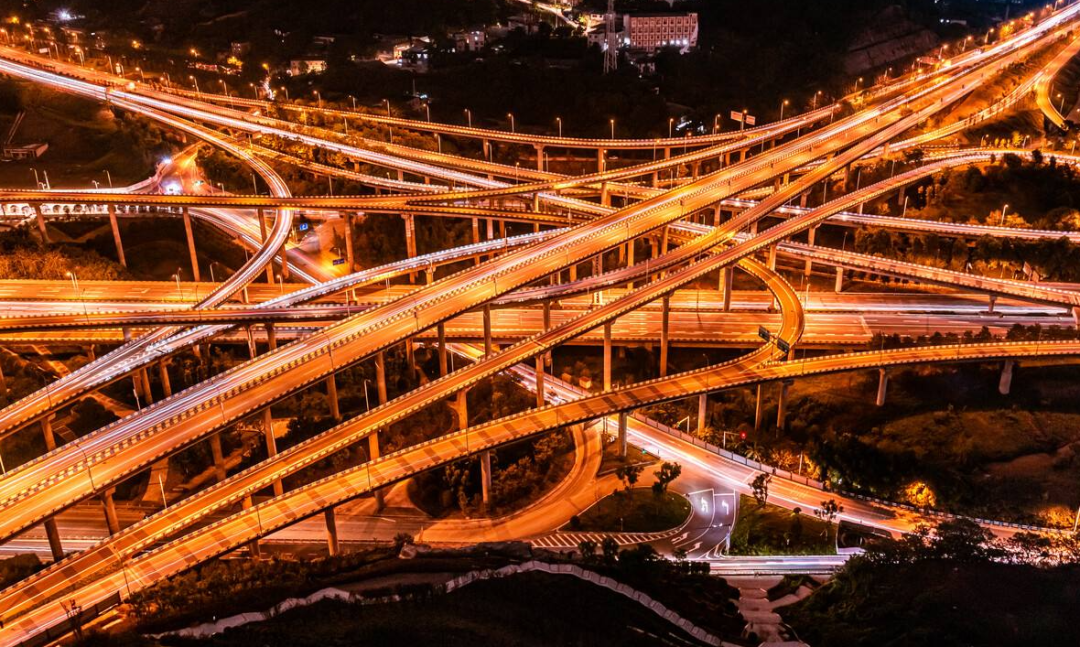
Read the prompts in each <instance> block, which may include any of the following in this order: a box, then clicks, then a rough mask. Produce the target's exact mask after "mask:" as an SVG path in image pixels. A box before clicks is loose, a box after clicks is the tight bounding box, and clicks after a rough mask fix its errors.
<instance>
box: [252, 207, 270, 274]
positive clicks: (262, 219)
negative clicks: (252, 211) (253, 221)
mask: <svg viewBox="0 0 1080 647" xmlns="http://www.w3.org/2000/svg"><path fill="white" fill-rule="evenodd" d="M256 214H257V215H256V217H257V218H258V219H259V234H260V235H261V236H262V242H263V243H264V244H265V243H266V210H265V209H263V208H262V207H259V209H258V210H257V211H256ZM266 282H267V283H269V284H270V285H273V284H274V264H273V263H267V264H266Z"/></svg>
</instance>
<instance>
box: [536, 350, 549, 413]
mask: <svg viewBox="0 0 1080 647" xmlns="http://www.w3.org/2000/svg"><path fill="white" fill-rule="evenodd" d="M535 364H536V368H535V369H534V370H535V371H536V407H537V408H540V407H542V406H544V405H545V404H546V403H547V400H546V397H545V395H546V394H545V390H544V354H543V353H541V354H539V355H537V356H536V362H535Z"/></svg>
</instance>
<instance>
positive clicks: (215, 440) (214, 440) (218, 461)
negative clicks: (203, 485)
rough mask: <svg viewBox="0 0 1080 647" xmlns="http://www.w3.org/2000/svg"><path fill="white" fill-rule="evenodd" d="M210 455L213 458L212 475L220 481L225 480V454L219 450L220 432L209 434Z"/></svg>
mask: <svg viewBox="0 0 1080 647" xmlns="http://www.w3.org/2000/svg"><path fill="white" fill-rule="evenodd" d="M210 455H211V456H212V457H213V459H214V476H215V477H216V478H217V480H218V482H219V483H220V482H221V481H224V480H225V454H224V452H222V451H221V432H218V433H216V434H214V435H212V436H210Z"/></svg>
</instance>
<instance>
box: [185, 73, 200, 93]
mask: <svg viewBox="0 0 1080 647" xmlns="http://www.w3.org/2000/svg"><path fill="white" fill-rule="evenodd" d="M188 78H189V79H191V82H192V83H193V84H194V85H195V94H202V91H201V90H199V79H196V78H195V75H194V74H189V75H188Z"/></svg>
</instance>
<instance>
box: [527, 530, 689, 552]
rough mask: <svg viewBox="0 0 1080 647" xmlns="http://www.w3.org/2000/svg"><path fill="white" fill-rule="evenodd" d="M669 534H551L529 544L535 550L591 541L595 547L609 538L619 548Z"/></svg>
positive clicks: (663, 537)
mask: <svg viewBox="0 0 1080 647" xmlns="http://www.w3.org/2000/svg"><path fill="white" fill-rule="evenodd" d="M671 534H672V533H671V532H553V533H551V534H550V535H544V536H543V537H536V538H533V539H531V540H530V543H531V544H532V545H533V546H534V547H536V548H577V547H578V546H580V545H581V542H583V541H591V542H593V543H595V544H596V545H597V546H600V543H601V542H603V541H604V539H606V538H608V537H610V538H612V539H614V540H615V543H616V544H618V545H619V546H633V545H634V544H645V543H648V542H651V541H657V540H659V539H666V538H667V537H670V536H671Z"/></svg>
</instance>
